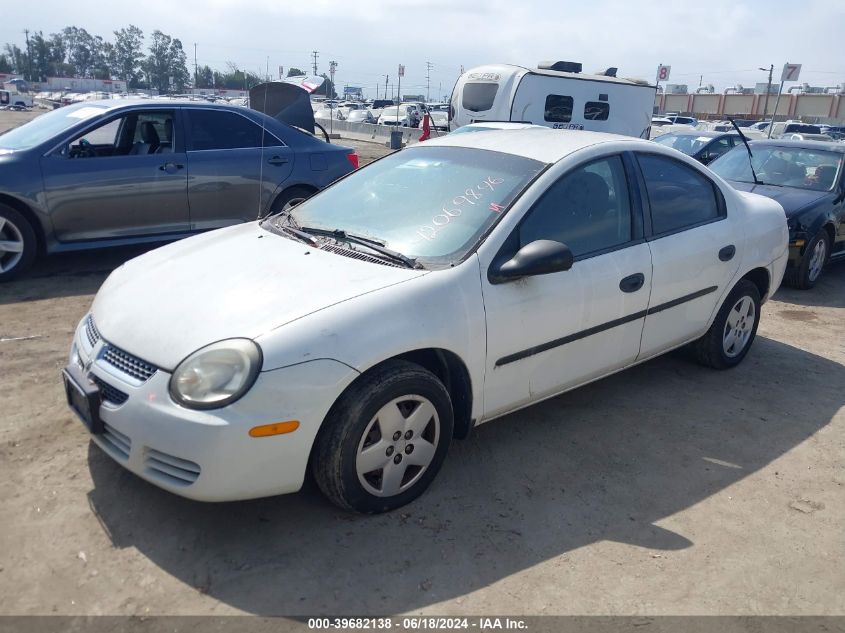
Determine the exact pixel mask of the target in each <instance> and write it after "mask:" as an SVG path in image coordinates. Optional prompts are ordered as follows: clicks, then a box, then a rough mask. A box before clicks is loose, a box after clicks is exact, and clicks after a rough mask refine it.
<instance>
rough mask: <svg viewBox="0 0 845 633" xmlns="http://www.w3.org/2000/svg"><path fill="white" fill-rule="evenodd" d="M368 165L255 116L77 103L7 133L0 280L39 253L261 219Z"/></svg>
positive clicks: (167, 105) (180, 105) (220, 108)
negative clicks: (359, 164)
mask: <svg viewBox="0 0 845 633" xmlns="http://www.w3.org/2000/svg"><path fill="white" fill-rule="evenodd" d="M357 166H358V157H357V155H356V154H355V153H354V150H352V149H350V148H347V147H342V146H337V145H330V144H328V143H326V142H324V141H322V140H320V139H318V138H315V137H314V136H312V135H310V134H308V133H306V132H303V131H301V130H299V129H297V128H294V127H291V126H289V125H286V124H285V123H282V122H280V121H278V120H276V119H274V118H271V117H270V116H267V115H265V114H261V113H260V112H256V111H254V110H250V109H248V108H242V107H236V106H227V105H219V104H211V103H197V102H189V101H186V102H179V101H170V100H139V101H128V100H124V101H121V100H112V101H92V102H85V103H79V104H75V105H71V106H67V107H64V108H60V109H58V110H54V111H53V112H50V113H47V114H44V115H42V116H40V117H38V118H36V119H34V120H33V121H30V122H29V123H27V124H25V125H22V126H20V127H18V128H15V129H13V130H11V131H9V132H6V133H5V134H3V135H2V136H0V281H6V280H8V279H11V278H12V277H14V276H16V275H18V274H20V273H21V272H23V271H24V270H25V269H26V268H27V267H28V266H29V265H30V264H31V263H32V262H33V260H34V259H35V257H36V256H37V255H38V254H39V253H56V252H61V251H70V250H81V249H89V248H99V247H106V246H119V245H124V244H134V243H139V242H156V241H166V240H173V239H179V238H182V237H186V236H188V235H191V234H194V233H197V232H200V231H205V230H209V229H215V228H220V227H223V226H227V225H230V224H236V223H240V222H247V221H250V220H255V219H256V218H258V217H261V216H264V215H267V214H268V213H271V212H275V211H278V210H281V209H282V208H283V207H284V206H285V205H286V204H288V203H290V202H292V201H294V200H297V199H301V198H305V197H308V196H309V195H311V194H312V193H314V192H316V191H317V190H319V189H322V188H323V187H325V186H327V185H328V184H329V183H331V182H333V181H334V180H337V179H338V178H340V177H341V176H343V175H345V174H347V173H349V172H350V171H352V170H353V169H354V168H355V167H357Z"/></svg>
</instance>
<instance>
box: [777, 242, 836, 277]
mask: <svg viewBox="0 0 845 633" xmlns="http://www.w3.org/2000/svg"><path fill="white" fill-rule="evenodd" d="M829 257H830V236H829V235H828V234H827V231H826V230H824V229H821V230H819V232H818V233H816V235H815V236H814V237H813V239H811V240H810V243H809V244H807V248H805V249H804V256H803V257H801V261H800V262H798V265H797V266H793V267H788V268H787V269H786V273H785V274H784V276H783V279H784V281H785V282H786V283H787V284H788V285H790V286H792V287H793V288H798V289H799V290H809V289H810V288H812V287H813V286H815V285H816V282H817V281H818V280H819V277H821V274H822V270H823V269H824V267H825V265H826V264H827V260H828V258H829Z"/></svg>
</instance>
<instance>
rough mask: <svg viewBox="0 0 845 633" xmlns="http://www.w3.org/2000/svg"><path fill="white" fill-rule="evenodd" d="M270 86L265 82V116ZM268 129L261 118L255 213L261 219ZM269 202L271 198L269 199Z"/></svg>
mask: <svg viewBox="0 0 845 633" xmlns="http://www.w3.org/2000/svg"><path fill="white" fill-rule="evenodd" d="M269 87H270V82H269V81H265V82H264V103H263V104H262V106H263V107H262V110H264V112H262V113H261V114H262V115H263V116H268V115H267V114H266V111H267V89H268V88H269ZM266 131H267V125H266V121H265V120H264V118H263V117H262V119H261V152H260V153H259V154H258V211H257V213H256V214H255V219H256V220H260V219H261V193H262V192H261V189H262V188H263V187H264V133H265V132H266ZM267 201H268V202H269V199H268V200H267Z"/></svg>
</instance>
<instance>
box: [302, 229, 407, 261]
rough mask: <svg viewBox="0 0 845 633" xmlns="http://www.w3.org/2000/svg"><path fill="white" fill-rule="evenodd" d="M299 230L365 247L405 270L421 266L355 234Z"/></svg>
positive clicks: (369, 239)
mask: <svg viewBox="0 0 845 633" xmlns="http://www.w3.org/2000/svg"><path fill="white" fill-rule="evenodd" d="M299 229H300V230H301V231H304V232H305V233H308V234H311V235H322V236H325V237H331V238H333V239H334V240H337V241H338V242H349V243H351V244H358V245H360V246H366V247H367V248H369V249H372V250H374V251H375V252H377V253H380V254H381V255H384V256H385V257H387V258H388V259H392V260H393V261H396V262H400V263H402V264H404V265H405V266H406V267H407V268H422V264H420V263H419V262H417V260H416V259H414V258H412V257H408V256H407V255H403V254H402V253H400V252H399V251H394V250H392V249H389V248H387V247H386V246H385V245H384V242H381V241H379V240H375V239H372V238H369V237H365V236H363V235H356V234H355V233H347V232H346V231H344V230H343V229H319V228H316V227H311V226H301V227H299Z"/></svg>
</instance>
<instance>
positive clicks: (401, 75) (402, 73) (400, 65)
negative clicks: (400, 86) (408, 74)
mask: <svg viewBox="0 0 845 633" xmlns="http://www.w3.org/2000/svg"><path fill="white" fill-rule="evenodd" d="M399 76H400V77H404V76H405V67H404V66H403V65H402V64H399Z"/></svg>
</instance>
